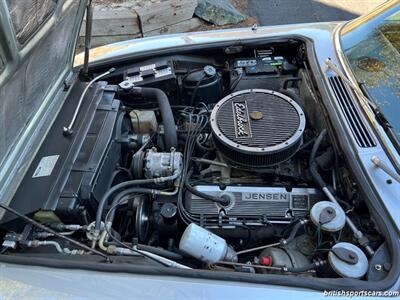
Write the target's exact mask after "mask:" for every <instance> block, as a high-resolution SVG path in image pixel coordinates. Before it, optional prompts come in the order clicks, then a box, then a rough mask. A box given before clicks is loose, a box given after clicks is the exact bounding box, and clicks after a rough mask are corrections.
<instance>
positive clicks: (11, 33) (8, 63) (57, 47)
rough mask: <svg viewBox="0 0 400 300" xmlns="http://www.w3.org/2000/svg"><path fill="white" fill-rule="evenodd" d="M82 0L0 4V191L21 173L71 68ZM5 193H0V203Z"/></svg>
mask: <svg viewBox="0 0 400 300" xmlns="http://www.w3.org/2000/svg"><path fill="white" fill-rule="evenodd" d="M86 3H87V1H86V0H80V1H77V0H40V1H39V0H24V1H18V0H7V1H2V2H0V40H1V45H0V99H1V101H0V114H1V115H0V136H1V144H0V187H4V186H8V187H9V186H10V185H9V184H7V183H9V182H8V181H9V180H10V179H15V177H16V176H17V175H18V173H22V172H21V170H22V169H23V167H22V168H21V165H20V166H18V165H19V163H18V162H23V163H20V164H24V165H27V163H28V162H29V156H32V153H31V155H27V154H29V153H27V152H29V151H30V149H34V147H33V144H34V143H35V142H38V141H37V140H38V138H37V137H40V134H38V131H42V133H43V130H46V129H45V128H46V124H44V119H45V118H44V117H45V116H46V115H47V114H50V113H51V111H50V108H51V107H52V109H53V112H54V111H57V107H58V108H59V107H60V103H58V104H57V103H55V92H56V91H58V90H59V88H60V85H61V84H62V82H63V81H64V79H65V78H66V76H67V75H68V73H69V72H70V70H71V66H72V58H73V55H74V50H75V45H76V40H77V35H78V33H79V29H80V24H81V22H82V19H83V15H84V12H85V7H86ZM5 193H6V191H5V190H4V189H1V188H0V195H1V198H2V199H4V198H5Z"/></svg>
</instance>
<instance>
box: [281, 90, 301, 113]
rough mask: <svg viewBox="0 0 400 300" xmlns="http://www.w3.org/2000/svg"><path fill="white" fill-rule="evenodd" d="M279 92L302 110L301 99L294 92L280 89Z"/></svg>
mask: <svg viewBox="0 0 400 300" xmlns="http://www.w3.org/2000/svg"><path fill="white" fill-rule="evenodd" d="M279 92H280V93H282V94H284V95H286V96H288V97H289V98H292V99H293V100H294V101H295V102H296V103H297V104H298V105H300V107H301V108H302V109H303V104H302V103H301V99H300V97H299V96H298V95H297V94H296V93H295V92H293V91H291V90H287V89H280V90H279Z"/></svg>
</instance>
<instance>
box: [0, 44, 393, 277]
mask: <svg viewBox="0 0 400 300" xmlns="http://www.w3.org/2000/svg"><path fill="white" fill-rule="evenodd" d="M306 52H307V49H306V46H305V44H304V43H303V42H301V41H296V40H291V41H290V42H284V43H273V44H268V45H265V46H262V47H243V46H231V47H226V48H223V49H217V50H212V51H211V50H210V51H193V52H191V53H182V54H175V55H165V56H160V57H157V58H148V59H146V60H143V61H137V62H131V63H129V64H126V65H122V66H121V65H118V66H115V70H114V69H113V70H112V71H107V70H99V71H96V73H94V74H92V75H93V78H98V77H101V78H99V79H98V80H96V81H94V82H93V83H92V85H91V86H90V84H89V85H85V84H83V83H80V84H79V88H75V89H74V88H71V91H70V94H69V97H70V98H71V99H73V100H71V101H70V102H68V103H67V102H66V103H67V104H68V105H69V106H68V109H67V112H66V113H65V115H64V116H62V117H60V118H58V119H57V120H56V121H55V123H54V125H53V128H54V130H51V131H50V132H49V134H48V136H47V137H46V141H45V142H44V144H43V146H42V150H40V151H39V153H38V154H37V155H36V158H35V160H34V161H33V163H32V167H31V169H30V171H28V173H27V175H26V176H25V178H24V180H23V182H22V184H21V186H20V188H19V189H18V190H17V191H16V193H15V196H14V199H13V200H12V202H11V207H14V208H15V209H17V208H18V211H21V212H23V213H24V214H26V215H29V216H31V217H32V218H33V219H34V220H36V221H37V222H40V223H41V224H45V225H46V226H48V227H49V228H51V229H52V230H53V231H55V232H57V233H58V234H59V235H63V236H67V237H71V238H74V239H76V240H79V242H80V243H82V244H84V245H87V246H88V247H91V249H96V250H98V251H101V252H102V253H106V254H107V255H111V256H112V255H115V256H139V257H142V256H144V257H146V258H147V259H150V260H152V261H155V262H156V263H157V264H162V265H166V266H170V267H176V268H182V269H206V270H209V271H212V272H218V271H225V272H226V271H228V272H243V273H254V274H281V275H296V276H309V277H318V278H337V277H343V278H357V279H362V280H368V281H378V280H380V279H382V278H384V277H385V274H387V273H388V272H389V270H390V266H388V265H387V264H386V265H385V262H388V261H390V256H389V254H388V249H387V246H386V244H385V240H384V238H383V237H382V235H381V233H380V231H379V228H378V227H377V226H376V225H375V223H374V220H373V218H372V217H371V214H370V213H369V209H368V206H367V204H366V203H365V200H364V195H363V192H362V191H361V190H360V189H359V187H358V185H357V181H356V180H355V179H354V177H353V174H352V171H351V169H349V167H348V165H347V164H346V160H345V159H344V158H343V154H342V153H341V151H340V149H339V147H338V144H337V142H336V140H335V139H336V137H335V136H334V135H333V134H332V130H331V129H330V123H329V120H328V117H327V115H326V112H325V111H324V110H323V107H322V105H321V103H320V100H319V97H320V94H319V92H318V90H317V89H316V87H315V84H314V81H315V78H314V76H313V74H312V73H311V71H310V66H309V63H308V61H307V55H306ZM105 71H107V72H105ZM104 72H105V73H104ZM104 74H105V75H104ZM103 75H104V76H103ZM86 86H87V87H89V88H88V89H87V91H86V90H84V87H86ZM82 95H83V96H84V98H83V99H84V101H83V102H82V107H80V104H79V101H78V100H79V98H80V97H81V96H82ZM83 96H82V97H83ZM76 109H78V112H79V113H78V114H77V119H76V120H74V121H75V122H71V123H70V124H72V125H73V126H72V127H66V129H65V130H64V132H62V130H61V129H62V128H63V127H64V126H66V125H67V124H68V123H69V120H70V119H71V116H72V115H73V113H74V111H75V110H76ZM60 115H62V114H60ZM27 195H29V199H27ZM27 201H30V202H29V205H28V204H27ZM1 228H2V232H3V244H2V245H3V253H9V254H11V255H22V253H24V254H26V253H35V254H36V255H41V254H43V253H44V254H48V253H55V254H58V255H76V256H85V255H86V256H88V255H91V253H90V251H87V250H84V249H82V248H80V247H76V246H75V245H73V244H71V243H70V242H68V241H66V240H64V239H62V238H60V237H59V236H57V235H54V234H53V233H49V232H46V231H43V230H42V229H40V228H37V227H35V226H32V224H28V225H26V224H24V223H22V222H21V220H19V219H18V218H16V217H15V216H13V215H12V214H9V213H7V214H5V215H4V216H3V218H2V220H1ZM376 265H381V266H382V268H381V269H379V270H377V268H376Z"/></svg>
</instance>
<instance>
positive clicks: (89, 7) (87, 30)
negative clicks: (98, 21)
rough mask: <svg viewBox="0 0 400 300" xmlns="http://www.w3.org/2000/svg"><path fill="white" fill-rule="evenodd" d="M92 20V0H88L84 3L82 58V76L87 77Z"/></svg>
mask: <svg viewBox="0 0 400 300" xmlns="http://www.w3.org/2000/svg"><path fill="white" fill-rule="evenodd" d="M92 21H93V9H92V0H89V1H88V3H87V5H86V28H85V56H84V59H83V74H82V75H83V76H84V77H86V78H89V52H90V48H91V39H92Z"/></svg>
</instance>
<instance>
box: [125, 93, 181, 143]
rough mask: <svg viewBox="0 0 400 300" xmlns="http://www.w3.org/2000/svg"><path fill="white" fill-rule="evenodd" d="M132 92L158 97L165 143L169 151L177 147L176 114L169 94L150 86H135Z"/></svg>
mask: <svg viewBox="0 0 400 300" xmlns="http://www.w3.org/2000/svg"><path fill="white" fill-rule="evenodd" d="M132 93H133V94H134V95H135V96H141V97H143V98H145V99H148V98H150V99H157V102H158V106H159V108H160V112H161V117H162V121H163V124H164V143H165V147H166V150H167V151H169V150H170V149H171V148H172V147H173V148H175V149H176V148H177V147H178V137H177V134H176V126H175V120H174V115H173V114H172V109H171V105H170V104H169V100H168V97H167V95H166V94H165V93H164V92H163V91H162V90H160V89H157V88H149V87H134V88H132Z"/></svg>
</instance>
